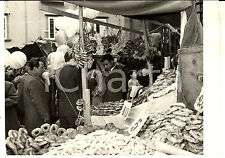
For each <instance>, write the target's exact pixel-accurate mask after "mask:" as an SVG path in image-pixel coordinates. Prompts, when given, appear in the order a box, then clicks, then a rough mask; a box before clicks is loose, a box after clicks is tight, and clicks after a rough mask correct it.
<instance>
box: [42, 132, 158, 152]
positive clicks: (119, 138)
mask: <svg viewBox="0 0 225 158" xmlns="http://www.w3.org/2000/svg"><path fill="white" fill-rule="evenodd" d="M153 152H154V151H153V150H152V148H151V147H150V146H149V143H148V141H144V140H141V139H140V138H138V137H134V138H130V137H129V136H125V135H122V134H118V133H116V132H111V131H105V130H97V131H95V132H92V133H90V134H88V135H86V136H84V135H80V134H79V135H77V136H76V137H75V139H69V140H67V141H66V142H65V143H63V144H62V145H61V146H59V147H55V148H53V149H51V150H50V151H49V152H48V153H46V154H44V155H77V156H84V155H152V154H153Z"/></svg>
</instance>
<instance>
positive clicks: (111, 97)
mask: <svg viewBox="0 0 225 158" xmlns="http://www.w3.org/2000/svg"><path fill="white" fill-rule="evenodd" d="M118 69H119V70H121V71H123V70H122V69H121V67H119V66H117V65H116V66H115V68H114V69H113V70H112V71H111V72H110V73H109V75H108V76H107V77H106V78H105V84H106V90H105V93H104V94H103V96H102V99H103V102H114V101H118V100H121V99H123V98H124V95H123V91H122V90H123V89H121V90H119V91H117V92H113V91H112V90H111V89H110V86H111V87H112V88H113V89H119V88H121V87H122V81H121V80H120V79H121V78H122V75H121V74H120V73H119V72H116V70H118ZM118 78H119V80H118V81H113V80H114V79H118ZM124 79H125V80H124V86H125V90H126V83H127V82H126V78H124Z"/></svg>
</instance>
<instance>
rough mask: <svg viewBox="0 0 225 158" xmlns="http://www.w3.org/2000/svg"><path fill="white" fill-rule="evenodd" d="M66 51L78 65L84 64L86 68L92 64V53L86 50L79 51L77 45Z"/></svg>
mask: <svg viewBox="0 0 225 158" xmlns="http://www.w3.org/2000/svg"><path fill="white" fill-rule="evenodd" d="M68 53H69V54H71V55H72V57H73V59H74V60H75V62H76V64H77V66H78V67H80V68H84V67H85V66H86V67H87V68H88V69H90V68H91V67H92V64H93V62H94V59H93V58H92V55H91V54H89V53H87V51H83V50H81V51H80V50H79V45H73V47H72V48H70V50H69V52H68Z"/></svg>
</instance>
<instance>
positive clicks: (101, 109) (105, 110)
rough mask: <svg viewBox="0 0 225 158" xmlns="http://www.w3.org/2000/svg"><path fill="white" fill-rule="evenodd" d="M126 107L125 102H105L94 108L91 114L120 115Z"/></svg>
mask: <svg viewBox="0 0 225 158" xmlns="http://www.w3.org/2000/svg"><path fill="white" fill-rule="evenodd" d="M123 105H124V100H120V101H116V102H105V103H99V104H97V105H96V106H94V105H93V106H92V108H91V113H92V115H95V116H110V115H117V114H119V113H120V111H121V109H122V107H123Z"/></svg>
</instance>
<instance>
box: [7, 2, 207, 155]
mask: <svg viewBox="0 0 225 158" xmlns="http://www.w3.org/2000/svg"><path fill="white" fill-rule="evenodd" d="M70 3H73V4H76V5H79V16H77V15H75V14H71V13H68V12H67V13H64V12H63V11H60V10H57V9H51V8H48V7H44V8H42V9H43V10H45V11H47V10H48V11H52V12H55V13H56V12H57V13H63V15H64V16H67V15H68V16H69V17H72V18H75V19H76V18H78V19H79V35H78V36H76V35H75V36H74V35H73V34H71V33H73V32H74V31H73V30H72V29H70V31H71V32H70V31H69V32H66V31H65V30H64V29H63V28H62V29H61V30H64V31H65V33H64V35H62V36H59V37H61V38H59V40H58V41H57V42H58V43H57V44H60V42H61V45H64V44H65V43H67V45H69V47H70V48H69V49H70V50H69V52H71V53H74V55H75V60H77V63H78V65H79V66H80V68H81V69H82V92H83V95H82V98H83V99H80V100H79V105H78V107H77V108H78V109H81V110H80V111H83V113H84V125H79V126H78V127H77V128H76V129H73V128H69V129H64V128H59V126H58V125H57V124H52V125H50V124H44V125H42V126H41V127H39V128H36V129H34V130H33V131H32V135H28V134H27V131H26V129H24V128H20V129H19V130H18V131H16V130H10V131H9V133H8V138H7V139H6V146H7V148H8V149H9V151H10V152H12V153H13V154H15V155H157V154H169V155H192V154H203V94H202V93H200V91H201V90H199V87H198V90H199V91H198V94H197V92H196V93H195V95H194V96H191V97H189V98H191V99H192V102H188V104H189V105H190V104H191V106H192V107H193V109H190V108H187V105H186V103H177V102H178V100H177V98H178V96H177V95H178V88H179V86H180V85H179V84H180V81H179V80H180V68H179V69H178V70H176V69H170V64H169V63H170V62H168V60H169V58H165V63H164V64H165V65H164V69H163V71H162V73H161V74H160V75H159V76H158V77H157V79H156V80H155V82H154V83H153V80H152V68H151V63H150V60H149V59H150V57H151V56H152V55H153V53H154V51H155V49H154V47H153V46H152V45H150V44H149V43H150V42H149V37H148V31H149V30H148V29H147V23H146V21H147V20H144V21H143V20H142V22H143V24H144V28H145V29H144V30H145V31H144V33H142V32H141V33H140V32H139V33H140V34H142V35H144V37H143V39H142V38H139V39H136V41H135V42H134V43H135V46H136V47H135V48H132V47H131V45H132V44H130V45H129V42H132V41H128V42H127V43H126V46H127V47H126V48H123V49H122V53H124V54H126V53H131V54H128V56H131V55H132V57H134V58H137V59H140V60H142V59H141V58H143V59H147V61H146V62H147V67H148V74H150V75H149V83H150V84H149V86H147V87H141V88H140V87H139V88H138V89H136V90H135V88H136V87H135V86H133V87H132V91H131V94H130V98H129V99H127V100H120V101H117V102H104V103H99V104H97V105H93V106H91V101H90V95H91V94H90V90H89V89H87V78H86V75H87V74H86V73H87V72H86V69H88V68H91V65H92V62H93V59H92V55H90V54H91V53H90V52H91V51H90V50H91V49H94V45H95V44H96V43H98V41H97V42H93V41H92V42H91V40H90V39H89V37H87V36H86V35H87V34H86V32H85V31H86V30H85V28H83V27H84V26H83V21H88V22H95V21H94V20H90V19H89V18H84V17H83V8H82V7H81V6H84V7H90V8H93V9H97V10H99V11H104V12H108V13H113V14H119V15H124V16H129V17H131V18H132V17H133V18H140V17H141V15H145V16H146V15H149V16H150V15H154V14H166V13H171V12H180V11H183V10H185V9H186V8H187V7H189V6H190V5H191V2H189V1H185V2H178V1H176V2H153V1H151V2H145V1H143V2H141V1H140V2H122V1H121V2H110V1H109V2H101V4H100V2H92V1H73V2H72V1H71V2H70ZM115 8H117V9H115ZM124 8H127V9H126V11H124ZM134 10H135V11H134ZM150 22H151V23H155V24H160V25H161V23H159V22H156V21H151V20H150ZM99 24H102V25H107V24H105V23H101V22H100V23H99ZM107 26H108V27H110V25H107ZM111 26H112V27H116V26H113V25H111ZM165 26H166V27H167V28H169V29H171V30H173V29H174V28H173V27H171V25H165ZM119 28H121V27H119ZM61 30H60V31H61ZM121 30H122V29H121ZM121 30H120V31H121ZM123 30H125V31H133V32H136V33H137V31H135V30H129V29H127V28H123ZM67 31H68V30H67ZM173 31H174V32H176V31H177V30H173ZM200 31H201V30H200ZM197 32H198V31H197ZM65 34H66V35H67V37H69V38H64V40H62V39H63V38H62V37H66V36H65ZM186 34H187V33H186ZM186 34H184V37H186ZM68 35H69V36H68ZM109 38H110V37H109ZM68 39H69V40H68ZM115 39H116V38H115ZM113 40H114V39H112V38H111V41H110V42H111V43H113ZM59 41H60V42H59ZM68 41H69V42H71V43H69V42H68ZM77 41H78V42H77ZM104 42H105V44H104V46H103V47H105V49H106V50H107V49H108V47H109V46H108V43H109V40H108V39H107V38H105V41H104V40H103V43H104ZM77 43H79V47H78V46H77ZM117 43H118V42H115V43H114V45H116V44H117ZM117 46H118V45H117ZM110 47H111V48H112V45H111V46H110ZM114 48H115V49H116V47H114ZM87 50H88V51H87ZM182 51H185V50H182ZM144 52H147V53H144ZM54 53H55V52H54ZM56 53H57V52H56ZM146 54H147V56H146V57H143V56H144V55H146ZM180 62H181V63H179V65H180V64H182V58H181V59H180ZM183 62H184V61H183ZM190 71H193V69H192V70H190ZM189 82H190V81H189ZM184 85H185V84H184ZM185 88H187V85H185V87H184V86H183V87H182V90H183V89H185ZM184 91H185V90H184ZM133 93H135V94H133ZM199 93H200V94H199ZM183 96H185V95H183ZM196 98H197V99H196ZM193 100H195V101H194V102H193ZM77 104H78V103H77Z"/></svg>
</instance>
